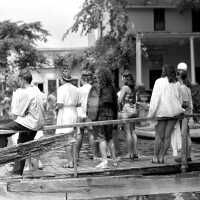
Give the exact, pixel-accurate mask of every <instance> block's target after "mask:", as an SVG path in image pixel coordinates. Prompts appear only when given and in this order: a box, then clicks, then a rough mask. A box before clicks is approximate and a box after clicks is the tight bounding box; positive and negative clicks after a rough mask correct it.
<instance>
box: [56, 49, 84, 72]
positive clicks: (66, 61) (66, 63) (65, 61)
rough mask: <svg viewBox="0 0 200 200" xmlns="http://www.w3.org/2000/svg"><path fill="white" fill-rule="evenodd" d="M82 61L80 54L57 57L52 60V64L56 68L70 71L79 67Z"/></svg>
mask: <svg viewBox="0 0 200 200" xmlns="http://www.w3.org/2000/svg"><path fill="white" fill-rule="evenodd" d="M82 59H83V57H82V52H81V53H80V52H76V53H69V54H66V55H57V56H56V57H55V59H54V64H55V66H56V67H59V68H63V69H70V70H71V69H73V68H75V67H76V66H77V65H79V64H80V63H81V62H82Z"/></svg>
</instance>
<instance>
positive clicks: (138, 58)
mask: <svg viewBox="0 0 200 200" xmlns="http://www.w3.org/2000/svg"><path fill="white" fill-rule="evenodd" d="M136 84H137V85H142V50H141V36H140V34H137V35H136Z"/></svg>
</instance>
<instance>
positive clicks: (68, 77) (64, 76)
mask: <svg viewBox="0 0 200 200" xmlns="http://www.w3.org/2000/svg"><path fill="white" fill-rule="evenodd" d="M62 79H63V80H65V81H70V80H72V77H71V72H70V71H69V70H64V71H63V72H62Z"/></svg>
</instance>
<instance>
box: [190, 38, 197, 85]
mask: <svg viewBox="0 0 200 200" xmlns="http://www.w3.org/2000/svg"><path fill="white" fill-rule="evenodd" d="M190 63H191V83H192V84H195V83H196V77H195V53H194V37H190Z"/></svg>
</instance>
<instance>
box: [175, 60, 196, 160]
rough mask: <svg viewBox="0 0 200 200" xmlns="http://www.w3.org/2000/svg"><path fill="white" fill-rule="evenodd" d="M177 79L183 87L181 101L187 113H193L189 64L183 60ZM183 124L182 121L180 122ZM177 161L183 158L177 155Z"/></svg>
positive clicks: (189, 152) (189, 155) (188, 150)
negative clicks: (188, 73) (188, 74)
mask: <svg viewBox="0 0 200 200" xmlns="http://www.w3.org/2000/svg"><path fill="white" fill-rule="evenodd" d="M177 79H178V81H179V83H180V88H181V102H182V107H183V108H184V109H185V112H184V113H185V114H192V110H193V104H192V95H191V90H190V88H189V86H190V82H189V80H188V78H187V64H186V63H184V62H181V63H179V64H178V65H177ZM188 122H189V118H187V121H186V123H187V125H186V126H187V132H188V134H187V135H188V149H187V159H188V161H191V139H190V134H189V126H188ZM180 125H181V126H182V123H180ZM175 161H177V162H181V158H180V157H177V158H176V159H175Z"/></svg>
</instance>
